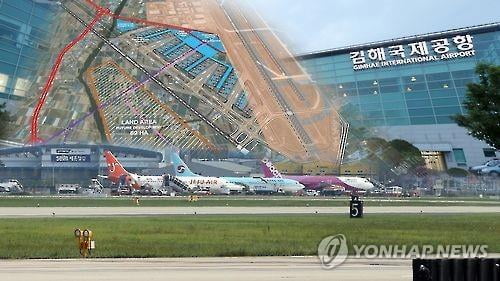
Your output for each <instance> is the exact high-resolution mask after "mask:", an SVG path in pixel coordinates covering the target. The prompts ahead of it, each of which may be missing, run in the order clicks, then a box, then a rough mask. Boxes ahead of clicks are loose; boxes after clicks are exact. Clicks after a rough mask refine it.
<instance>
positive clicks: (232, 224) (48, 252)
mask: <svg viewBox="0 0 500 281" xmlns="http://www.w3.org/2000/svg"><path fill="white" fill-rule="evenodd" d="M77 227H78V228H81V229H83V228H90V229H92V230H93V231H94V234H95V240H96V245H97V249H96V250H95V252H94V253H93V256H94V257H193V256H282V255H285V256H288V255H314V254H315V253H316V247H317V244H318V243H319V241H320V240H321V239H322V238H323V237H325V236H328V235H332V234H345V235H346V237H347V239H348V243H349V245H350V246H351V245H353V244H358V245H359V244H376V245H380V244H397V245H414V244H417V245H423V244H431V245H437V244H445V245H449V244H474V245H475V244H486V245H489V251H490V252H500V240H499V239H498V237H500V214H477V215H476V214H474V215H367V216H366V217H365V218H363V219H349V218H347V217H345V216H343V215H299V216H297V215H293V216H292V215H275V216H264V215H259V216H249V215H238V216H236V215H235V216H231V215H224V216H212V215H207V216H199V215H198V216H194V215H193V216H169V217H116V218H97V219H84V218H82V219H80V218H46V219H31V218H30V219H28V218H26V219H0V237H2V239H0V258H75V257H78V253H77V250H76V243H75V241H74V238H73V230H74V229H75V228H77Z"/></svg>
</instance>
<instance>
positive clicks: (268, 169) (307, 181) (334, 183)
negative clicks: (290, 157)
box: [261, 159, 374, 193]
mask: <svg viewBox="0 0 500 281" xmlns="http://www.w3.org/2000/svg"><path fill="white" fill-rule="evenodd" d="M261 169H262V172H263V173H264V176H265V177H274V178H287V179H292V180H296V181H298V182H300V183H301V184H303V185H304V186H305V187H306V189H309V190H322V189H325V188H341V189H344V190H345V191H346V192H356V193H360V192H366V191H367V190H370V189H373V188H374V185H373V184H372V183H371V182H370V181H369V180H367V179H366V178H361V177H336V176H308V175H294V176H289V175H286V176H284V177H283V176H282V175H281V173H280V172H279V171H278V170H277V169H276V168H275V167H274V165H273V164H272V163H271V162H270V161H269V160H267V159H264V160H262V163H261Z"/></svg>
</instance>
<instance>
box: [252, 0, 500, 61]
mask: <svg viewBox="0 0 500 281" xmlns="http://www.w3.org/2000/svg"><path fill="white" fill-rule="evenodd" d="M245 1H251V3H252V4H253V5H254V6H255V8H256V10H257V11H258V12H259V14H260V15H261V16H262V17H263V18H264V19H265V20H266V21H267V22H268V24H269V25H270V26H271V27H273V28H274V29H276V31H278V35H279V36H280V37H281V38H282V39H283V41H285V42H286V43H287V44H288V45H289V47H290V49H291V50H292V51H294V52H295V53H305V52H310V51H318V50H325V49H331V48H336V47H345V46H349V45H354V44H361V43H369V42H374V41H381V40H386V39H394V38H398V37H403V36H411V35H417V34H424V33H429V32H437V31H444V30H449V29H454V28H461V27H467V26H473V25H479V24H486V23H492V22H500V1H498V0H475V1H472V0H418V1H407V0H245Z"/></svg>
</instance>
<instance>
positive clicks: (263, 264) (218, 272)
mask: <svg viewBox="0 0 500 281" xmlns="http://www.w3.org/2000/svg"><path fill="white" fill-rule="evenodd" d="M411 274H412V273H411V261H410V260H359V259H348V260H347V261H346V262H345V263H344V264H342V265H341V266H340V267H338V268H334V269H330V270H325V269H322V268H321V266H320V264H319V261H318V259H317V258H316V257H242V258H168V259H99V260H98V259H96V260H93V259H91V260H2V261H0V280H16V281H32V280H37V281H67V280H93V281H99V280H106V281H115V280H116V281H128V280H130V281H137V280H148V281H157V280H158V281H160V280H161V281H164V280H171V281H172V280H189V281H191V280H199V279H203V280H213V281H220V280H239V281H246V280H271V281H272V280H286V279H288V280H312V281H317V280H325V281H326V280H328V281H330V280H342V281H351V280H352V281H358V280H370V281H410V280H412V275H411Z"/></svg>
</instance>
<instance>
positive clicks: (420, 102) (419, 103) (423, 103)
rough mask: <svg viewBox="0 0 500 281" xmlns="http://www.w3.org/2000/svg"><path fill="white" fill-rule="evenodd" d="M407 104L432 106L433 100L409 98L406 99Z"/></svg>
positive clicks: (418, 106)
mask: <svg viewBox="0 0 500 281" xmlns="http://www.w3.org/2000/svg"><path fill="white" fill-rule="evenodd" d="M406 105H407V106H408V108H420V107H431V106H432V104H431V100H429V99H425V100H409V101H406Z"/></svg>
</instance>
